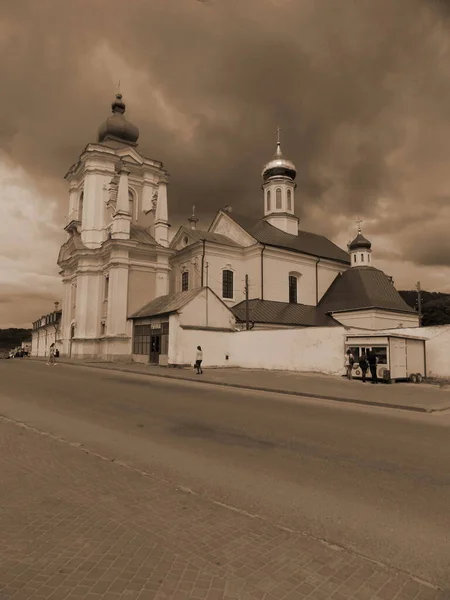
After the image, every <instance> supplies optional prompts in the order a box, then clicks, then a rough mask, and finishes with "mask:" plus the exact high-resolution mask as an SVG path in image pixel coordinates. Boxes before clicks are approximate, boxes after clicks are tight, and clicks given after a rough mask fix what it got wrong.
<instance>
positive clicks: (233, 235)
mask: <svg viewBox="0 0 450 600" xmlns="http://www.w3.org/2000/svg"><path fill="white" fill-rule="evenodd" d="M209 233H212V234H220V235H223V236H226V237H227V238H229V239H231V240H233V241H234V242H235V243H236V244H239V245H240V246H229V245H228V246H227V245H225V244H220V243H219V242H214V243H212V242H208V241H205V242H204V243H202V242H201V241H198V237H196V236H195V233H192V232H191V231H190V230H189V229H188V228H181V229H180V230H179V231H178V232H177V234H176V236H175V237H174V239H173V240H172V243H171V248H172V249H173V250H175V251H176V254H174V256H173V257H172V258H171V265H172V273H171V285H170V290H171V292H179V291H182V283H183V273H187V280H188V283H189V288H188V289H195V288H197V287H202V285H208V286H209V287H211V289H213V290H214V292H215V293H216V294H217V295H218V296H219V297H220V298H222V300H223V301H224V302H225V303H226V304H227V305H229V306H233V305H234V304H237V303H239V302H242V301H243V300H244V299H245V276H246V275H248V282H249V297H250V298H260V299H263V300H275V301H279V302H289V278H290V277H295V278H296V284H297V302H298V303H300V304H308V305H310V306H315V305H317V303H318V302H319V301H320V299H321V298H322V296H323V295H324V293H325V292H326V291H327V289H328V288H329V287H330V285H331V283H332V282H333V281H334V279H335V278H336V276H337V275H338V274H339V273H342V272H343V271H344V270H345V269H346V268H347V265H345V264H343V263H342V262H337V261H332V260H329V259H320V260H319V259H318V258H317V257H314V256H309V255H307V254H300V253H298V252H293V251H289V250H287V249H283V248H275V247H272V246H265V245H264V244H260V243H258V242H257V241H256V240H255V239H254V238H252V237H251V235H250V234H248V233H247V232H246V231H244V230H243V229H242V228H241V227H240V226H239V225H238V224H237V223H236V222H235V221H233V219H232V218H230V217H229V216H228V215H227V214H226V213H224V212H219V214H218V216H217V217H216V219H215V220H214V221H213V223H212V225H211V227H210V229H209ZM224 271H230V272H231V273H232V274H233V276H232V277H233V293H232V295H231V297H230V296H227V295H225V294H224V293H223V292H224V289H223V288H224V285H223V272H224ZM185 281H186V279H185Z"/></svg>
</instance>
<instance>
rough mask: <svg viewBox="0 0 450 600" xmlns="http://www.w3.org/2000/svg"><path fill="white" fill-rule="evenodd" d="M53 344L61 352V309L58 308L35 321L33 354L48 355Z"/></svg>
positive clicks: (32, 332)
mask: <svg viewBox="0 0 450 600" xmlns="http://www.w3.org/2000/svg"><path fill="white" fill-rule="evenodd" d="M51 344H56V347H57V348H58V350H59V351H60V352H61V347H62V346H61V311H60V310H58V309H56V310H55V311H53V312H52V313H49V314H48V315H44V316H43V317H41V318H40V319H38V320H37V321H35V322H34V323H33V328H32V331H31V352H30V354H31V356H36V357H47V356H48V355H49V348H50V346H51Z"/></svg>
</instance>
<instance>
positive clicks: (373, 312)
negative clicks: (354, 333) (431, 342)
mask: <svg viewBox="0 0 450 600" xmlns="http://www.w3.org/2000/svg"><path fill="white" fill-rule="evenodd" d="M333 317H334V318H335V319H336V321H339V323H342V325H345V326H346V327H360V328H362V329H371V330H378V329H393V328H397V327H418V326H419V317H418V315H417V314H414V313H397V312H393V311H388V310H381V309H368V310H359V311H356V310H355V311H349V312H345V313H335V314H333Z"/></svg>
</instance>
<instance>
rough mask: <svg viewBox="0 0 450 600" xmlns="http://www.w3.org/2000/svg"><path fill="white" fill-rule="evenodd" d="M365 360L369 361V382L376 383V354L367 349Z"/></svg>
mask: <svg viewBox="0 0 450 600" xmlns="http://www.w3.org/2000/svg"><path fill="white" fill-rule="evenodd" d="M367 361H368V363H369V368H370V374H371V375H372V381H371V383H378V375H377V362H378V360H377V355H376V354H375V352H374V351H373V350H369V352H368V353H367Z"/></svg>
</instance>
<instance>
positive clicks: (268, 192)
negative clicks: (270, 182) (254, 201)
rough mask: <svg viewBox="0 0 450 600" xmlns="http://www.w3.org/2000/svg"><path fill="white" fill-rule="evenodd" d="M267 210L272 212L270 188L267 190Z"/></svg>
mask: <svg viewBox="0 0 450 600" xmlns="http://www.w3.org/2000/svg"><path fill="white" fill-rule="evenodd" d="M266 204H267V212H270V209H271V206H270V190H267V202H266Z"/></svg>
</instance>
